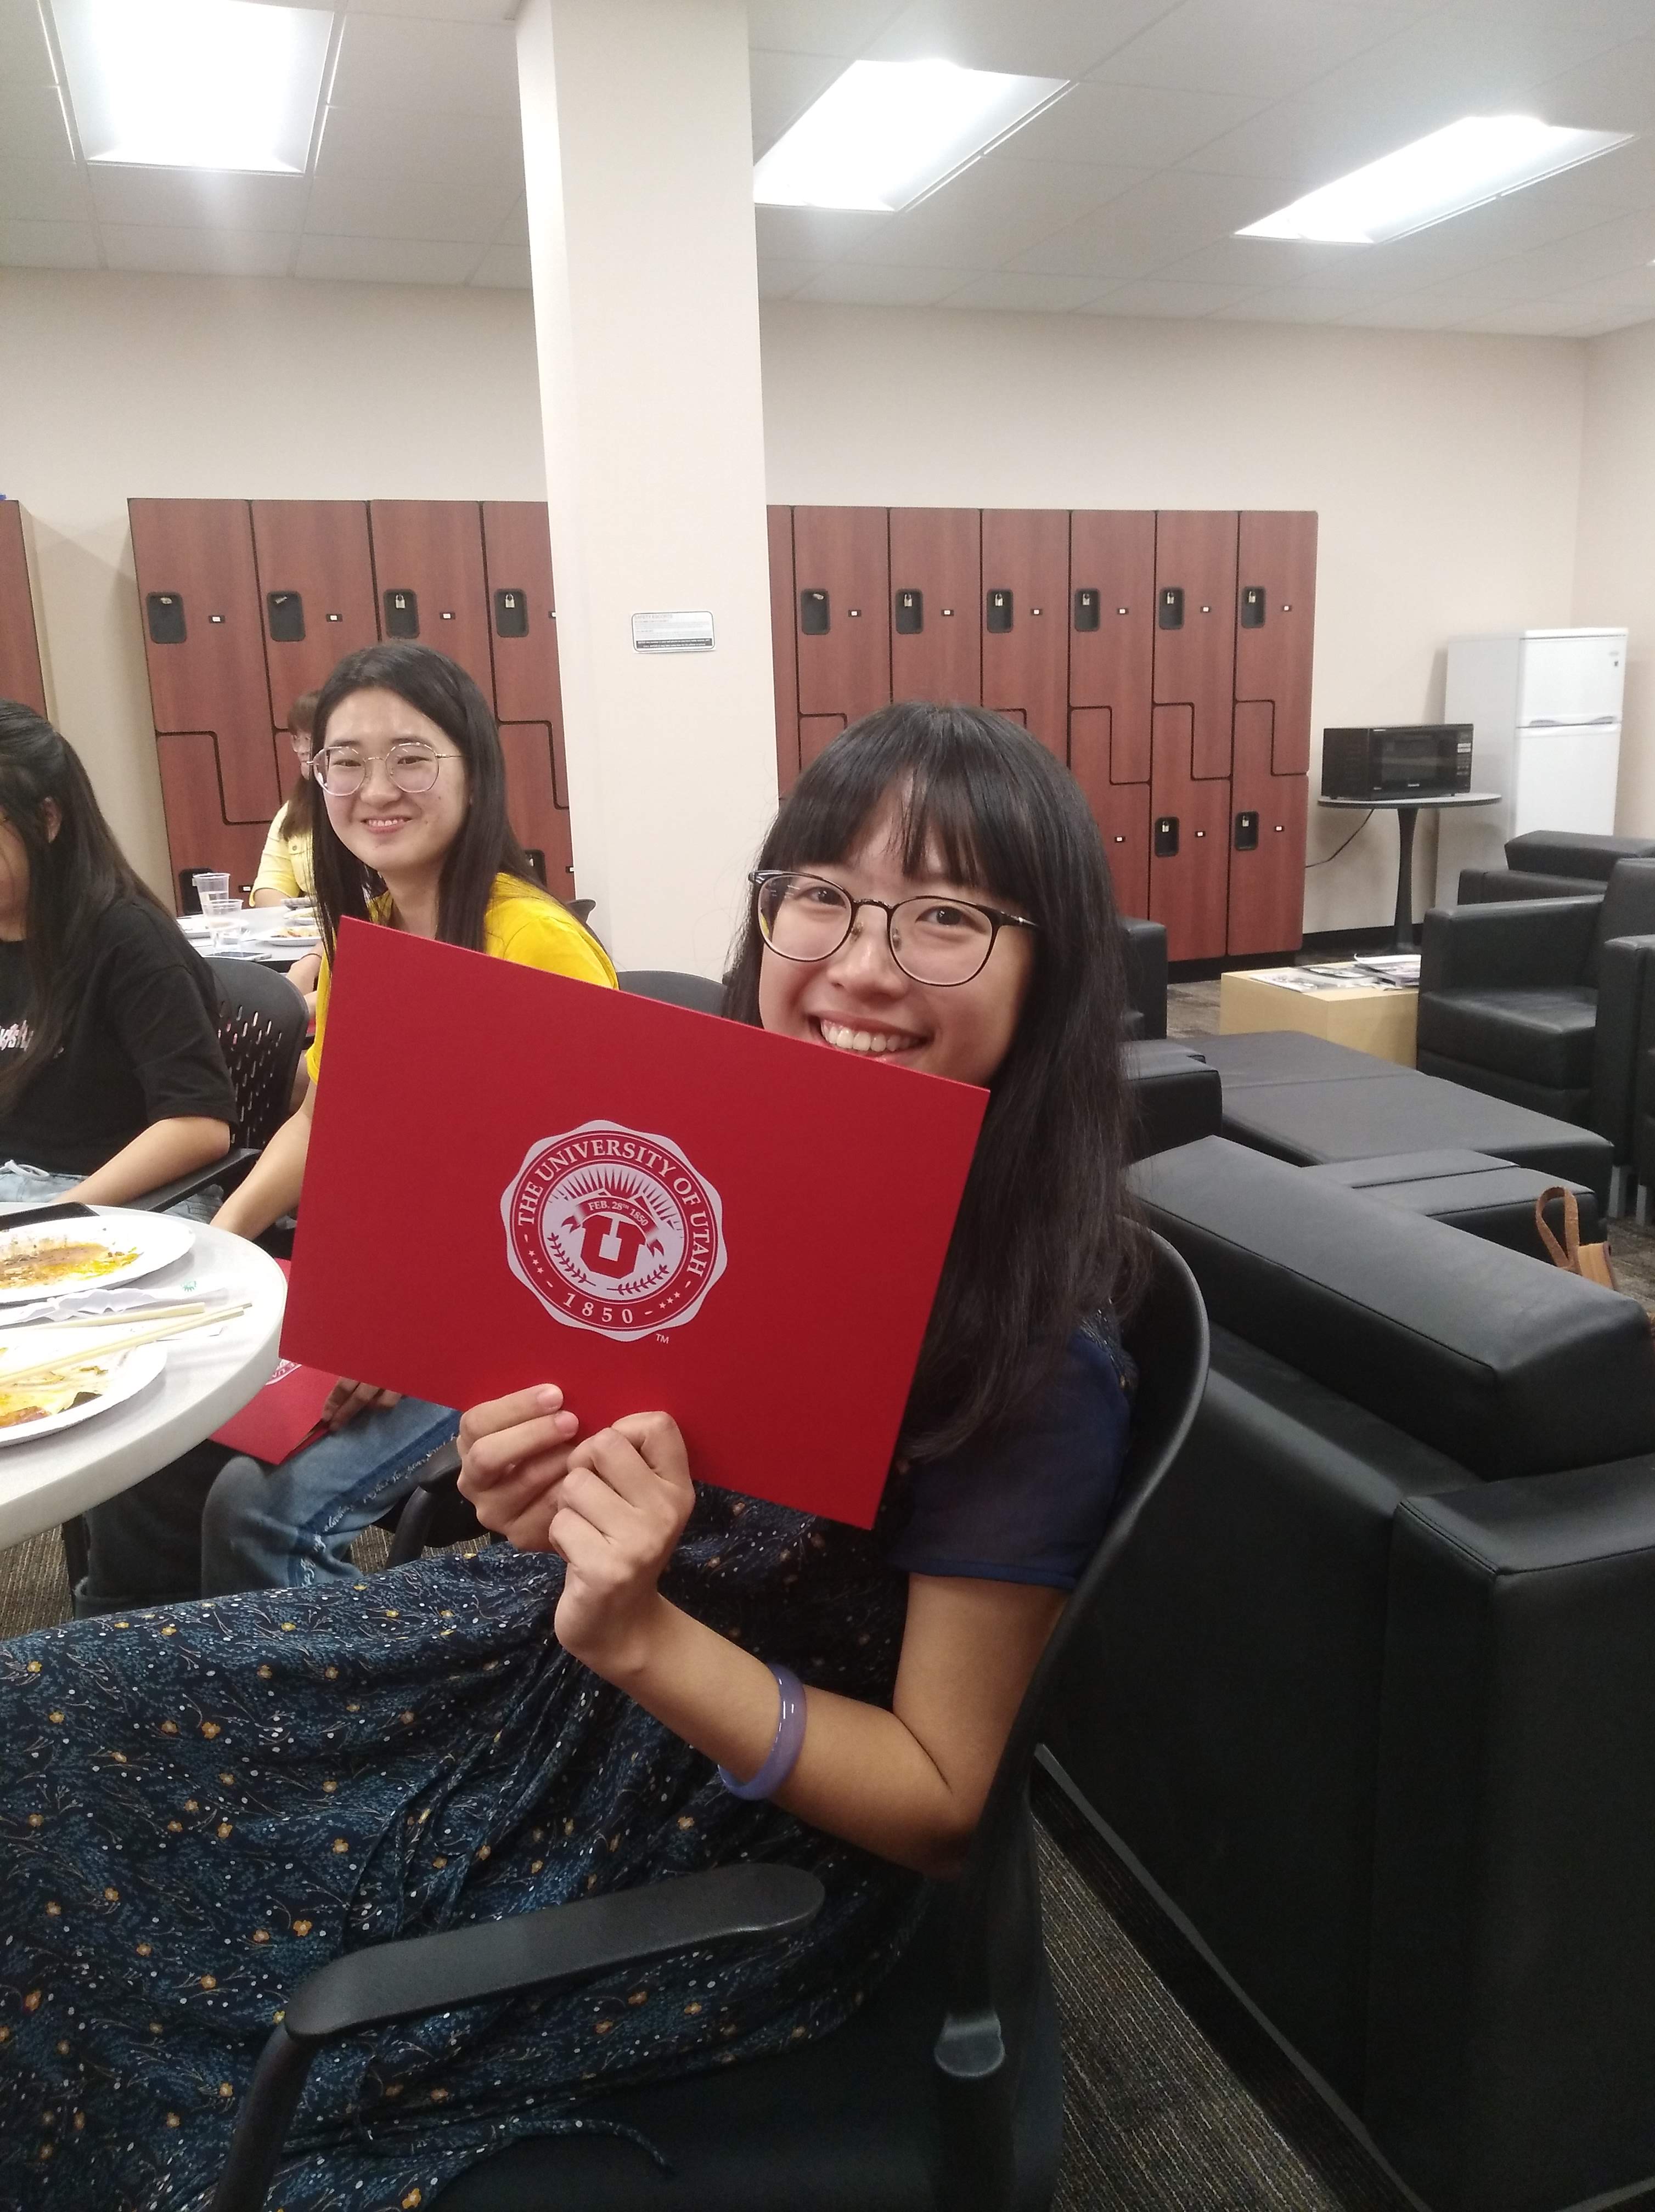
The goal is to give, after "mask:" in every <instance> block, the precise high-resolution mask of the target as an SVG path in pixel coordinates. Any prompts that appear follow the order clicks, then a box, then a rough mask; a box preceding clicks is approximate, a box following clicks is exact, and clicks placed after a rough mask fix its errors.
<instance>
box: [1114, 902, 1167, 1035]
mask: <svg viewBox="0 0 1655 2212" xmlns="http://www.w3.org/2000/svg"><path fill="white" fill-rule="evenodd" d="M1121 950H1122V951H1123V954H1124V955H1125V958H1126V996H1127V1003H1128V1005H1129V1006H1134V1007H1135V1008H1136V1010H1137V1011H1138V1012H1139V1013H1141V1015H1142V1016H1143V1027H1142V1029H1141V1030H1140V1031H1139V1032H1138V1034H1139V1035H1140V1036H1147V1037H1164V1036H1165V1035H1166V929H1165V924H1164V923H1161V922H1159V921H1143V920H1141V918H1140V917H1139V916H1137V915H1124V914H1123V915H1122V916H1121Z"/></svg>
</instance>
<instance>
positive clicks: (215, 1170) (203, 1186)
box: [125, 1145, 259, 1213]
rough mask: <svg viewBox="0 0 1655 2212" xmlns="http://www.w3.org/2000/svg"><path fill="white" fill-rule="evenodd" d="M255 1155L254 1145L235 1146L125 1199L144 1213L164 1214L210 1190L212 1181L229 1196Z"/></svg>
mask: <svg viewBox="0 0 1655 2212" xmlns="http://www.w3.org/2000/svg"><path fill="white" fill-rule="evenodd" d="M257 1158H259V1153H258V1152H257V1150H256V1149H255V1148H254V1147H253V1146H248V1145H237V1146H232V1148H231V1149H230V1151H228V1152H226V1153H225V1154H224V1155H223V1157H222V1158H221V1159H216V1160H210V1161H209V1162H208V1164H207V1165H206V1166H205V1167H203V1168H192V1169H191V1170H190V1172H189V1174H188V1175H181V1176H174V1177H173V1181H172V1182H163V1183H158V1184H157V1185H156V1187H155V1189H154V1190H147V1191H145V1192H144V1194H143V1197H142V1198H129V1199H128V1200H126V1201H125V1202H126V1204H127V1205H128V1206H137V1207H138V1208H139V1209H140V1211H141V1212H145V1213H166V1212H169V1211H170V1210H171V1208H172V1207H173V1206H181V1205H182V1204H183V1202H184V1200H186V1198H193V1197H194V1196H195V1195H196V1194H197V1192H198V1191H203V1190H211V1189H212V1188H213V1187H214V1185H215V1184H216V1185H217V1187H218V1188H219V1189H220V1190H222V1192H223V1194H224V1195H225V1197H226V1198H228V1196H229V1194H230V1193H231V1192H232V1191H233V1190H234V1189H235V1188H236V1187H237V1185H238V1184H240V1183H243V1182H246V1179H247V1176H249V1174H250V1173H251V1172H252V1170H253V1162H254V1161H255V1160H256V1159H257Z"/></svg>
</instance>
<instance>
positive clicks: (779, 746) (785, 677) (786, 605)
mask: <svg viewBox="0 0 1655 2212" xmlns="http://www.w3.org/2000/svg"><path fill="white" fill-rule="evenodd" d="M765 521H766V526H767V528H768V532H769V536H770V668H771V672H772V674H773V676H774V678H775V679H776V791H777V792H778V793H779V794H780V796H781V797H782V798H783V799H785V798H786V797H787V795H788V793H789V792H790V791H791V790H792V789H793V787H794V784H795V783H796V782H797V781H798V780H799V768H800V761H799V646H798V641H797V636H796V632H797V629H798V624H799V617H798V611H797V610H796V608H795V607H794V598H793V509H792V508H791V507H767V508H766V509H765Z"/></svg>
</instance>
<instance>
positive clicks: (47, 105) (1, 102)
mask: <svg viewBox="0 0 1655 2212" xmlns="http://www.w3.org/2000/svg"><path fill="white" fill-rule="evenodd" d="M0 146H3V147H4V149H5V153H6V159H7V160H8V161H73V160H74V159H75V149H74V146H73V144H72V143H71V142H70V136H69V126H68V125H67V124H66V123H65V122H64V107H63V102H62V100H60V99H59V98H58V94H57V92H56V90H55V89H54V88H53V87H52V86H51V85H26V84H15V83H12V82H9V81H8V80H6V79H4V78H0Z"/></svg>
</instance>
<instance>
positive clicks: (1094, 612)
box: [1074, 591, 1099, 629]
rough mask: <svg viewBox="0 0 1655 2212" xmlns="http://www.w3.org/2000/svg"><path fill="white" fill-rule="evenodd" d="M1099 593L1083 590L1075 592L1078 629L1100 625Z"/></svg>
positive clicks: (1075, 614) (1075, 621)
mask: <svg viewBox="0 0 1655 2212" xmlns="http://www.w3.org/2000/svg"><path fill="white" fill-rule="evenodd" d="M1098 611H1099V610H1098V593H1097V592H1091V591H1081V592H1076V593H1075V594H1074V627H1075V628H1076V629H1097V627H1098Z"/></svg>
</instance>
